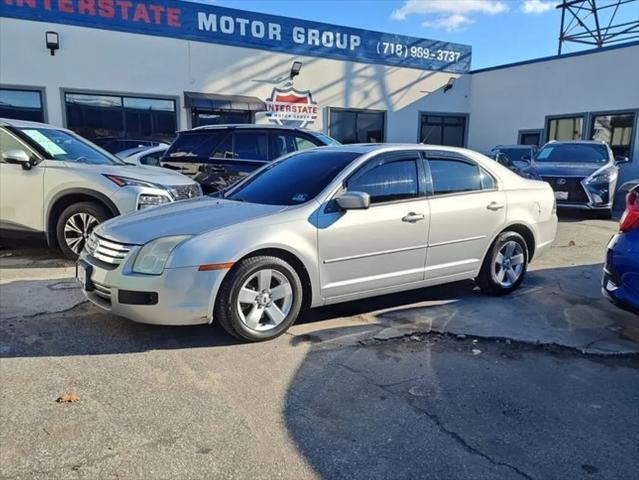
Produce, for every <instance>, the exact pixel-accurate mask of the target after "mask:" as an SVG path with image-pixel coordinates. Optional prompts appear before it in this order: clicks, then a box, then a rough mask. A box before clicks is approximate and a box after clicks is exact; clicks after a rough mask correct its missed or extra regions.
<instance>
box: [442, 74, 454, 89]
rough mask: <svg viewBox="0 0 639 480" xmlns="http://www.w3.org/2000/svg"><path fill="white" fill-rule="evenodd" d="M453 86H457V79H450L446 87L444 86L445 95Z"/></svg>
mask: <svg viewBox="0 0 639 480" xmlns="http://www.w3.org/2000/svg"><path fill="white" fill-rule="evenodd" d="M453 85H455V77H450V78H449V79H448V82H446V85H444V93H446V92H447V91H448V90H450V89H451V88H453Z"/></svg>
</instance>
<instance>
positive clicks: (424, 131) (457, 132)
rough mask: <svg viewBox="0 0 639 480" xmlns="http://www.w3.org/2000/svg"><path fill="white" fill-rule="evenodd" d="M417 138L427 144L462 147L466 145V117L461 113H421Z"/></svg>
mask: <svg viewBox="0 0 639 480" xmlns="http://www.w3.org/2000/svg"><path fill="white" fill-rule="evenodd" d="M419 140H420V141H421V142H422V143H426V144H429V145H447V146H449V147H464V146H465V145H466V117H465V116H463V115H433V114H430V113H422V115H421V118H420V130H419Z"/></svg>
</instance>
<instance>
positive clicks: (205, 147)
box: [166, 131, 230, 161]
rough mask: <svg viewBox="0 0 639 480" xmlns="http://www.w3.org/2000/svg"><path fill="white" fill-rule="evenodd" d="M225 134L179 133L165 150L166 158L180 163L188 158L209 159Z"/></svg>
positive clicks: (210, 132)
mask: <svg viewBox="0 0 639 480" xmlns="http://www.w3.org/2000/svg"><path fill="white" fill-rule="evenodd" d="M225 133H226V132H218V131H209V132H192V133H191V132H189V133H181V134H179V135H178V137H177V139H176V140H175V141H174V142H173V144H172V145H171V146H170V147H169V149H168V150H167V152H166V156H167V157H169V158H180V159H181V160H182V161H184V160H185V159H189V158H193V159H196V158H210V157H211V156H212V154H213V150H215V147H217V144H218V143H219V142H220V140H221V138H222V136H223V135H224V134H225ZM229 138H230V136H229Z"/></svg>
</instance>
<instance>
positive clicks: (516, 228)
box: [490, 222, 537, 263]
mask: <svg viewBox="0 0 639 480" xmlns="http://www.w3.org/2000/svg"><path fill="white" fill-rule="evenodd" d="M504 232H515V233H518V234H519V235H521V236H522V237H523V238H524V241H525V242H526V248H527V249H528V263H530V261H531V260H532V259H533V257H534V256H535V248H536V247H537V243H536V240H535V233H534V232H533V229H532V228H530V227H529V226H528V225H526V224H524V223H520V222H515V223H512V224H510V225H508V226H506V227H504V228H503V229H501V230H500V231H499V233H497V235H495V238H493V240H492V242H490V245H491V246H492V244H493V243H494V241H495V239H496V238H497V237H499V235H501V234H502V233H504Z"/></svg>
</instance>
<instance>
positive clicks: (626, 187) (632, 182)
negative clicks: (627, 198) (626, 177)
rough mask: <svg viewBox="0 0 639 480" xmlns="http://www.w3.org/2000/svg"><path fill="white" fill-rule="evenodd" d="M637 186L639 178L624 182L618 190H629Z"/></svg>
mask: <svg viewBox="0 0 639 480" xmlns="http://www.w3.org/2000/svg"><path fill="white" fill-rule="evenodd" d="M637 187H639V180H630V181H629V182H626V183H624V184H623V185H622V186H621V187H619V190H621V191H622V192H630V191H631V190H634V189H635V188H637Z"/></svg>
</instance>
